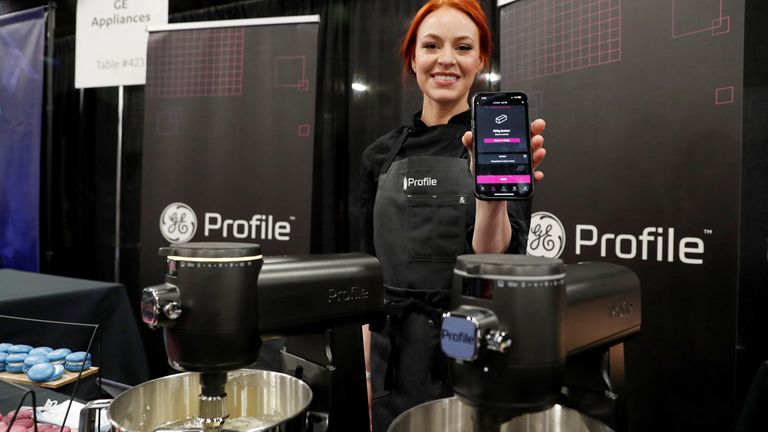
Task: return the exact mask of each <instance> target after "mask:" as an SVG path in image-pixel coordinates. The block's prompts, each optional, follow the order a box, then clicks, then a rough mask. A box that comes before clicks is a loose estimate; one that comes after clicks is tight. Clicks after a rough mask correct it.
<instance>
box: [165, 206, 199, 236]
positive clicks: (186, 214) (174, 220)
mask: <svg viewBox="0 0 768 432" xmlns="http://www.w3.org/2000/svg"><path fill="white" fill-rule="evenodd" d="M196 231H197V216H196V215H195V212H194V211H193V210H192V208H191V207H190V206H188V205H186V204H184V203H182V202H175V203H171V204H168V205H167V206H166V207H165V209H163V212H162V213H161V214H160V233H161V234H162V235H163V237H164V238H165V239H166V240H167V241H169V242H171V243H186V242H188V241H190V240H192V237H194V236H195V232H196Z"/></svg>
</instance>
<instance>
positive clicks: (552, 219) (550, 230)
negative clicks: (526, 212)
mask: <svg viewBox="0 0 768 432" xmlns="http://www.w3.org/2000/svg"><path fill="white" fill-rule="evenodd" d="M564 249H565V228H564V227H563V223H562V222H560V219H558V218H557V217H556V216H555V215H553V214H552V213H549V212H545V211H540V212H536V213H534V214H532V215H531V228H530V231H529V232H528V255H531V256H537V257H544V258H559V257H560V255H562V254H563V250H564Z"/></svg>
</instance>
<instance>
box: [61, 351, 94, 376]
mask: <svg viewBox="0 0 768 432" xmlns="http://www.w3.org/2000/svg"><path fill="white" fill-rule="evenodd" d="M89 367H91V355H90V354H89V353H87V352H85V351H78V352H73V353H72V354H69V355H68V356H67V357H66V362H65V363H64V368H65V369H66V370H68V371H70V372H79V371H81V370H86V369H88V368H89Z"/></svg>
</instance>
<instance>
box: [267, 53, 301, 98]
mask: <svg viewBox="0 0 768 432" xmlns="http://www.w3.org/2000/svg"><path fill="white" fill-rule="evenodd" d="M306 63H307V61H306V58H305V57H304V56H279V57H275V68H274V80H273V83H274V84H273V85H274V86H275V87H287V88H295V89H297V90H300V91H306V90H308V89H309V81H308V80H307V75H306Z"/></svg>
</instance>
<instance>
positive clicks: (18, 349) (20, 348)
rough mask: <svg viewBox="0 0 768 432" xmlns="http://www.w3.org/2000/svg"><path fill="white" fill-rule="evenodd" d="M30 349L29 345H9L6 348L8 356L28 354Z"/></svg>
mask: <svg viewBox="0 0 768 432" xmlns="http://www.w3.org/2000/svg"><path fill="white" fill-rule="evenodd" d="M31 349H32V347H31V346H29V345H11V346H10V347H9V348H8V354H28V353H29V351H30V350H31Z"/></svg>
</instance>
